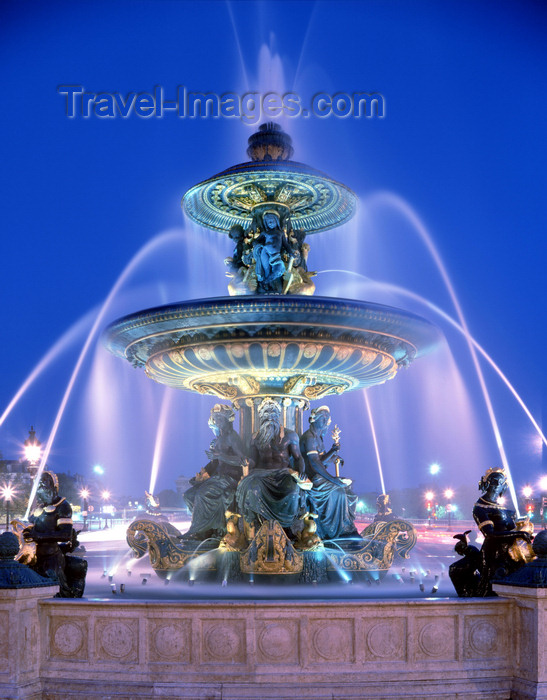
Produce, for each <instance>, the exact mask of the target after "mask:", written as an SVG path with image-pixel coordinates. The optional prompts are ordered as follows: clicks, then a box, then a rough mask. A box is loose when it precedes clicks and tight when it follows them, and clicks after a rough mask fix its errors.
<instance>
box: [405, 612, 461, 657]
mask: <svg viewBox="0 0 547 700" xmlns="http://www.w3.org/2000/svg"><path fill="white" fill-rule="evenodd" d="M456 640H457V618H456V617H455V616H438V617H424V618H421V619H420V620H417V629H416V646H415V655H416V658H417V659H419V660H422V661H441V660H442V661H454V660H455V659H456V648H457V644H456Z"/></svg>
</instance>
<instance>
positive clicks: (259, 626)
mask: <svg viewBox="0 0 547 700" xmlns="http://www.w3.org/2000/svg"><path fill="white" fill-rule="evenodd" d="M299 639H300V623H299V621H298V620H257V622H256V661H257V663H259V664H281V665H283V666H286V665H287V664H299V663H300V651H299V646H300V645H299Z"/></svg>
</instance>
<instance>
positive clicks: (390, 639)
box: [362, 617, 407, 662]
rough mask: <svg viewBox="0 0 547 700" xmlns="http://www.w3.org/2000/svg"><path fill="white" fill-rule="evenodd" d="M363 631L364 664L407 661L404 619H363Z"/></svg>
mask: <svg viewBox="0 0 547 700" xmlns="http://www.w3.org/2000/svg"><path fill="white" fill-rule="evenodd" d="M363 630H364V645H363V647H362V648H363V649H364V655H365V662H367V661H373V662H378V661H406V660H407V645H406V640H407V620H406V618H404V617H392V618H389V617H388V618H381V617H373V618H365V619H364V620H363Z"/></svg>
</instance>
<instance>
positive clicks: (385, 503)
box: [372, 493, 397, 523]
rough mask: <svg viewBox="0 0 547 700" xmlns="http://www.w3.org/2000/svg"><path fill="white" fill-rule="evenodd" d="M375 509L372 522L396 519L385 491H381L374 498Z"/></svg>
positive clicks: (385, 521)
mask: <svg viewBox="0 0 547 700" xmlns="http://www.w3.org/2000/svg"><path fill="white" fill-rule="evenodd" d="M376 511H377V512H376V515H375V516H374V520H373V521H372V522H373V523H389V522H391V521H392V520H397V516H396V515H393V510H392V509H391V499H390V497H389V494H387V493H381V494H380V495H379V496H378V498H377V499H376Z"/></svg>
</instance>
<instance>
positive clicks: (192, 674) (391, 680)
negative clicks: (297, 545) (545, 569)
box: [0, 586, 547, 700]
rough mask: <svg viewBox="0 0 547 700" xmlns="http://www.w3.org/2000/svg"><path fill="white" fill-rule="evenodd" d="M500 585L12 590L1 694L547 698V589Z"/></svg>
mask: <svg viewBox="0 0 547 700" xmlns="http://www.w3.org/2000/svg"><path fill="white" fill-rule="evenodd" d="M348 588H350V587H349V586H348ZM498 592H499V593H500V594H501V595H503V596H504V597H500V598H489V599H439V600H435V601H432V600H385V599H383V600H367V601H355V600H351V598H349V599H348V600H343V601H312V602H297V601H287V600H284V601H275V600H274V601H270V602H264V601H263V600H262V601H260V602H258V601H254V602H253V601H252V600H251V601H245V602H241V601H222V602H219V601H217V602H211V601H210V600H208V601H204V602H181V601H171V602H170V601H168V600H165V601H161V602H155V601H142V602H139V601H127V602H123V601H119V600H115V601H114V600H113V601H106V600H85V599H83V600H80V601H77V602H75V601H71V600H63V599H53V598H51V596H52V595H53V591H48V589H25V590H17V591H12V590H0V631H1V635H0V640H2V641H0V661H1V664H0V697H2V698H6V699H8V698H9V699H12V698H13V699H15V698H18V699H22V698H25V699H26V700H29V699H32V700H57V699H60V698H63V700H73V699H74V700H75V699H76V698H78V699H83V698H85V700H92V699H94V698H96V699H97V700H98V699H99V698H101V699H102V698H106V697H116V698H119V699H120V700H137V699H140V698H142V699H143V700H152V699H157V698H171V699H174V698H177V699H178V698H184V699H185V700H198V698H199V700H203V699H204V698H210V699H215V700H219V699H220V698H222V700H259V699H260V700H269V699H273V698H275V699H276V700H277V699H281V700H289V698H290V700H293V698H295V697H299V698H313V699H314V700H323V699H325V700H327V698H328V699H329V700H331V699H332V698H339V699H340V700H342V699H348V700H350V699H351V700H365V699H366V700H372V699H374V700H387V699H388V698H389V699H390V700H393V699H394V698H401V699H402V698H414V699H415V698H424V699H425V698H427V699H428V700H441V699H443V700H449V699H451V700H455V699H456V698H458V699H461V698H465V699H466V700H468V699H473V698H475V699H476V700H479V699H480V700H485V699H486V698H487V699H488V700H509V698H511V700H532V699H533V698H534V699H536V698H546V697H547V664H546V663H545V660H546V656H545V655H546V651H547V624H545V623H546V619H545V617H546V615H547V607H546V604H547V593H546V590H545V589H531V588H519V587H514V586H503V587H499V588H498Z"/></svg>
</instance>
